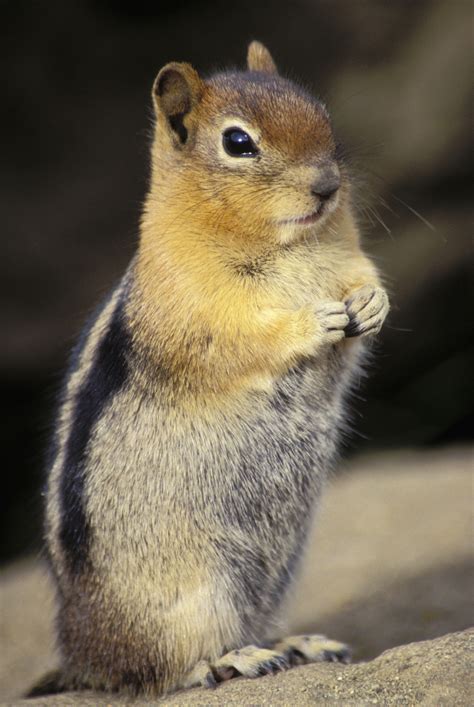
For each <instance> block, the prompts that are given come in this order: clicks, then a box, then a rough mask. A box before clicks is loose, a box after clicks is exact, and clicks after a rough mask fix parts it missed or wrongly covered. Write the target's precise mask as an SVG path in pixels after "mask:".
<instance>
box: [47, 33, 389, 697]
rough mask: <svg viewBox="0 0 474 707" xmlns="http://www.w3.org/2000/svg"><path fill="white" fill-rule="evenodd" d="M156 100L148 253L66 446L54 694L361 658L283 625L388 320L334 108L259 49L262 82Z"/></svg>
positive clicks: (170, 92) (255, 68)
mask: <svg viewBox="0 0 474 707" xmlns="http://www.w3.org/2000/svg"><path fill="white" fill-rule="evenodd" d="M152 95H153V103H154V109H155V116H156V120H155V132H154V140H153V144H152V148H151V159H152V165H151V179H150V186H149V192H148V195H147V197H146V200H145V204H144V209H143V215H142V219H141V223H140V240H139V244H138V247H137V252H136V254H135V256H134V258H133V259H132V262H131V263H130V265H129V267H128V269H127V271H126V273H125V275H124V276H123V278H122V280H121V281H120V283H119V284H118V286H117V287H116V288H115V289H114V290H113V291H112V293H111V294H110V295H109V297H108V298H107V299H106V301H105V302H104V303H103V304H102V305H101V306H100V308H99V309H98V311H97V312H96V313H95V314H94V315H93V317H92V319H91V321H90V322H89V324H88V326H87V327H86V329H85V331H84V333H83V334H82V336H81V338H80V340H79V343H78V345H77V347H76V349H75V351H74V353H73V356H72V361H71V364H70V369H69V372H68V374H67V377H66V381H65V384H64V389H63V392H62V394H61V400H60V406H59V412H58V416H57V422H56V425H55V429H54V435H53V441H52V453H51V459H52V461H51V464H50V468H49V473H48V481H47V490H46V493H45V495H46V512H45V515H46V544H47V552H48V557H49V563H50V566H51V570H52V575H53V578H54V581H55V585H56V588H57V607H58V612H57V624H56V628H57V638H58V645H59V648H60V655H61V665H60V669H59V672H58V675H57V679H56V688H57V690H58V691H59V690H60V689H81V688H92V689H98V690H106V691H117V690H118V691H124V692H129V693H133V694H142V695H143V694H144V695H149V696H157V695H162V694H166V693H169V692H171V691H173V690H177V689H180V688H185V687H191V686H197V685H202V686H214V685H215V684H216V683H218V682H221V681H222V680H226V679H229V678H231V677H234V676H237V675H243V676H248V677H256V676H258V675H262V674H265V673H274V672H277V671H280V670H284V669H286V668H288V667H291V666H292V665H294V664H298V663H301V662H311V661H321V660H334V661H343V662H346V661H348V660H349V649H348V647H347V646H346V645H344V644H343V643H340V642H338V641H332V640H329V639H327V638H326V637H324V636H320V635H309V636H290V637H288V638H285V637H284V633H283V628H284V610H285V605H286V598H287V597H288V592H289V589H290V587H291V585H292V582H293V579H294V577H295V576H296V574H297V571H298V567H299V564H300V560H301V556H302V553H303V550H304V547H305V541H306V537H307V535H308V530H309V528H310V525H311V523H312V520H313V516H314V513H315V508H316V506H317V501H318V498H319V497H320V494H321V490H322V487H323V485H324V481H325V478H326V477H327V474H328V470H330V469H331V467H332V466H333V464H334V462H335V459H336V456H337V452H338V447H339V441H340V437H341V434H342V432H343V428H344V426H345V425H346V424H347V420H348V415H349V413H348V405H347V402H346V399H347V395H348V393H349V392H350V388H351V384H352V383H353V382H354V381H355V380H356V378H357V372H358V371H359V370H360V365H361V363H362V358H363V352H364V349H365V346H364V339H366V338H368V337H371V336H373V335H374V334H377V333H378V332H379V330H380V328H381V326H382V324H383V321H384V319H385V317H386V315H387V313H388V310H389V303H388V297H387V294H386V292H385V290H384V288H383V286H382V285H381V281H380V277H379V274H378V273H377V270H376V268H375V266H374V264H373V263H372V262H371V260H370V259H369V258H368V257H367V255H365V254H364V252H363V250H362V248H361V245H360V236H359V231H358V227H357V224H356V220H355V216H354V210H353V206H352V205H351V179H350V176H349V174H348V170H347V167H346V166H345V165H344V163H343V162H342V161H341V158H340V157H339V153H338V149H337V146H336V143H335V139H334V136H333V131H332V128H331V123H330V118H329V114H328V112H327V110H326V108H325V106H324V105H323V104H322V103H321V102H320V101H319V100H316V99H315V98H313V97H312V95H310V94H309V93H308V92H307V91H306V90H304V89H303V88H301V87H300V86H299V85H297V84H296V83H294V82H293V81H290V80H288V79H286V78H284V77H282V76H281V75H280V74H279V72H278V70H277V68H276V65H275V62H274V60H273V58H272V56H271V54H270V52H269V51H268V49H267V48H266V47H265V46H264V45H263V44H261V43H259V42H255V41H254V42H252V43H251V44H250V45H249V48H248V54H247V68H246V70H245V71H237V70H235V71H234V70H232V71H224V72H218V73H214V74H212V75H211V76H210V77H207V78H203V77H202V76H200V75H199V74H198V72H197V71H196V70H195V69H194V68H193V67H192V66H191V65H190V64H188V63H176V62H172V63H169V64H167V65H166V66H164V67H163V68H162V69H161V71H160V72H159V73H158V76H157V78H156V80H155V82H154V86H153V94H152ZM50 687H51V684H50Z"/></svg>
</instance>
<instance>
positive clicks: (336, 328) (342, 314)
mask: <svg viewBox="0 0 474 707" xmlns="http://www.w3.org/2000/svg"><path fill="white" fill-rule="evenodd" d="M315 314H316V319H317V322H318V325H319V327H320V332H319V333H320V335H321V333H322V336H323V340H324V342H325V343H327V344H337V342H338V341H341V339H343V338H344V336H345V329H346V327H347V326H348V325H349V323H350V320H349V315H348V313H347V311H346V305H345V303H344V302H321V303H320V304H318V305H316V307H315Z"/></svg>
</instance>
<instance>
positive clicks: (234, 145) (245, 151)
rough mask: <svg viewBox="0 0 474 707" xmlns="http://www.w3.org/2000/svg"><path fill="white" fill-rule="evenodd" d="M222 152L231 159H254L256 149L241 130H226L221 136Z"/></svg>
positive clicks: (256, 153)
mask: <svg viewBox="0 0 474 707" xmlns="http://www.w3.org/2000/svg"><path fill="white" fill-rule="evenodd" d="M222 144H223V145H224V150H225V151H226V152H227V154H228V155H231V157H255V156H256V155H258V149H257V146H256V145H255V143H254V141H253V140H252V138H251V137H250V135H248V134H247V133H246V132H245V131H244V130H242V129H241V128H227V130H225V131H224V133H223V135H222Z"/></svg>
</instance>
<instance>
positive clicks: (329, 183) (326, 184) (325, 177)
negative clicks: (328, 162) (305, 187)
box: [311, 170, 341, 201]
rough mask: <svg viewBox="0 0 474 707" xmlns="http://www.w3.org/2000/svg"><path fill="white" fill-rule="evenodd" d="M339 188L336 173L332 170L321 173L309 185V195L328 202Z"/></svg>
mask: <svg viewBox="0 0 474 707" xmlns="http://www.w3.org/2000/svg"><path fill="white" fill-rule="evenodd" d="M340 186H341V178H340V176H339V173H338V172H335V171H333V170H331V171H326V172H323V173H322V174H321V175H320V176H319V177H318V179H317V180H316V181H315V182H313V184H312V185H311V193H312V194H314V196H317V197H318V198H319V199H321V200H322V201H328V200H329V199H330V198H331V197H332V196H333V194H335V193H336V192H337V190H338V189H339V187H340Z"/></svg>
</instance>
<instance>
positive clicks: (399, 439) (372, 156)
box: [0, 0, 473, 559]
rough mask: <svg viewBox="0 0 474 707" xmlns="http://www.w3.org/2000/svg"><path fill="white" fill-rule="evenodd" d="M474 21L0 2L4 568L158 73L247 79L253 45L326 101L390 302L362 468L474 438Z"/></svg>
mask: <svg viewBox="0 0 474 707" xmlns="http://www.w3.org/2000/svg"><path fill="white" fill-rule="evenodd" d="M471 20H472V18H471V10H470V3H469V2H468V1H467V0H466V2H464V0H446V1H443V0H417V2H410V1H407V2H402V1H401V0H398V1H395V0H326V1H317V0H313V1H310V0H306V1H305V2H303V1H298V2H282V1H281V0H276V1H274V2H250V1H249V0H241V2H239V3H230V2H212V1H211V0H208V1H207V2H205V1H204V2H197V1H194V2H188V1H187V0H177V1H176V2H173V3H171V2H144V1H143V0H135V1H134V2H129V3H127V2H120V1H115V2H113V1H112V0H95V1H93V0H69V1H68V2H54V1H46V0H44V1H38V2H34V1H30V2H25V1H23V2H22V1H20V0H15V1H11V2H8V1H4V2H0V33H1V37H0V39H1V43H0V52H1V74H2V79H3V81H2V85H3V89H2V108H3V110H2V112H1V116H0V128H1V133H0V134H1V135H2V138H3V140H2V158H1V161H0V180H1V202H0V203H1V209H2V212H1V224H2V258H1V273H0V283H1V287H2V288H3V297H2V302H3V306H2V312H1V316H2V321H1V332H2V347H1V350H0V386H1V399H2V404H3V412H4V419H3V421H2V425H1V434H2V447H1V448H2V462H3V463H2V470H3V483H2V486H3V492H2V496H3V498H4V500H6V504H5V506H6V507H5V510H4V511H3V512H2V515H1V518H2V526H3V527H2V529H1V532H2V538H3V539H4V548H3V551H2V558H3V559H7V558H11V557H12V556H13V555H15V554H18V553H25V552H28V551H31V550H32V549H36V548H37V547H38V546H39V542H40V536H41V530H40V528H41V498H40V487H41V482H42V477H43V473H44V472H43V458H44V451H45V448H46V444H47V437H48V429H49V427H50V426H51V417H52V409H53V402H54V396H55V391H56V390H57V388H58V386H59V382H60V379H61V375H62V371H63V370H64V366H65V362H66V359H67V354H68V351H69V350H70V348H71V346H72V343H73V342H74V339H75V337H76V336H77V334H78V332H79V330H80V328H81V324H82V322H83V320H84V318H85V317H86V315H87V313H88V312H89V311H90V310H91V308H92V307H93V306H94V304H95V303H97V301H98V300H99V299H100V297H101V296H102V295H103V294H104V293H105V292H106V291H107V290H108V288H109V287H110V286H111V285H112V283H113V282H114V281H115V279H116V278H117V277H118V276H119V275H120V274H121V272H122V271H123V269H124V267H125V265H126V263H127V261H128V260H129V258H130V256H131V254H132V252H133V249H134V247H135V244H136V240H137V223H138V217H139V212H140V205H141V202H142V199H143V195H144V193H145V190H146V183H147V173H148V147H149V142H150V128H151V102H150V89H151V85H152V82H153V79H154V76H155V74H156V73H157V71H158V69H159V68H160V67H161V66H162V65H163V64H164V63H166V62H167V61H170V60H185V61H190V62H191V63H193V64H194V65H195V66H196V68H198V69H199V70H202V71H204V72H206V71H210V70H212V69H213V68H220V67H223V66H226V65H229V64H230V65H232V64H233V65H239V66H242V65H243V62H244V57H245V52H246V45H247V43H248V41H249V40H251V39H254V38H258V39H261V40H262V41H264V42H265V43H267V44H268V46H269V48H270V49H271V51H272V53H273V54H274V57H275V59H276V61H277V63H278V65H279V67H280V68H281V70H282V71H283V72H284V73H287V74H288V75H290V76H291V77H298V78H300V79H301V80H302V81H303V82H304V83H305V84H307V85H308V86H309V87H310V88H311V89H312V90H313V91H314V92H316V93H317V94H318V95H319V96H320V97H322V98H323V100H325V101H326V102H327V105H328V107H329V109H330V111H331V113H332V115H333V118H334V124H335V128H336V131H337V134H338V137H339V138H340V139H341V140H342V141H343V142H344V143H345V145H346V148H347V154H348V155H349V161H350V164H351V166H352V169H353V173H354V181H355V185H356V190H355V194H356V199H355V202H356V208H357V210H358V213H359V218H360V222H361V225H362V228H363V232H364V234H365V240H366V244H367V248H368V250H369V251H370V252H371V253H372V254H373V256H374V257H375V258H376V259H377V262H378V263H379V264H380V268H381V270H382V271H383V273H384V274H385V277H386V282H387V285H388V288H389V290H390V292H391V296H392V303H393V310H392V313H391V316H390V319H389V322H388V324H387V326H386V327H385V329H384V332H383V335H382V336H381V339H380V344H379V346H378V349H379V351H378V355H377V356H376V358H375V361H374V364H373V365H372V367H371V368H372V370H371V376H370V379H369V381H368V382H367V384H366V385H365V389H364V392H363V395H364V398H366V400H363V399H361V398H358V399H356V405H355V407H356V410H357V415H356V427H357V434H356V435H355V436H354V438H353V440H352V442H351V444H350V445H349V447H348V449H347V454H351V453H353V452H354V450H367V449H377V448H378V449H380V448H388V447H392V448H393V447H402V446H403V447H406V446H426V445H441V444H454V443H460V442H465V441H466V440H467V439H468V438H469V436H470V433H471V428H470V425H469V414H470V411H471V401H472V395H471V394H470V386H471V389H472V374H471V370H472V366H471V363H470V360H469V355H470V351H471V350H472V345H473V330H472V304H473V296H472V295H473V292H472V289H473V279H472V272H471V271H470V267H471V262H470V259H471V257H472V250H471V243H470V232H471V223H472V222H471V212H470V207H469V197H470V191H469V171H470V164H471V155H472V153H471V147H472V144H471V143H470V127H469V117H470V116H469V110H470V104H469V84H470V69H471V67H472V53H471V44H470V42H471V38H470V31H471ZM447 473H449V470H447Z"/></svg>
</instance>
